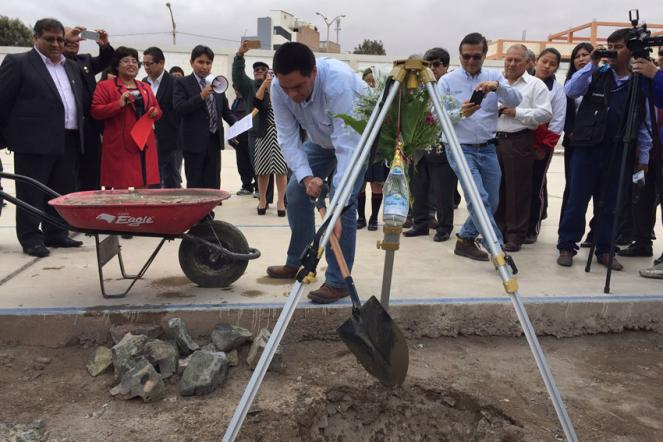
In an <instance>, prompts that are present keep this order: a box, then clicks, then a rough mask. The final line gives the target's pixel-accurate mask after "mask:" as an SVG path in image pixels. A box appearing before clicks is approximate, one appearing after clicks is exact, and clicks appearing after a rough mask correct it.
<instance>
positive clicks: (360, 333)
mask: <svg viewBox="0 0 663 442" xmlns="http://www.w3.org/2000/svg"><path fill="white" fill-rule="evenodd" d="M326 193H327V192H326V186H325V189H323V192H322V193H321V195H320V197H318V199H317V200H316V202H315V205H316V207H317V208H318V211H319V212H320V214H321V215H322V217H323V218H324V216H325V212H326V208H325V203H324V197H325V194H326ZM329 243H330V244H331V248H332V250H333V252H334V256H335V257H336V261H337V262H338V266H339V268H340V270H341V275H342V276H343V279H344V280H345V285H346V287H347V289H348V292H349V293H350V299H351V300H352V316H351V317H350V318H349V319H348V320H346V321H345V322H344V323H343V324H341V326H340V327H338V328H337V329H336V332H337V333H338V335H339V336H340V337H341V340H342V341H343V342H344V343H345V345H346V346H347V347H348V348H349V349H350V351H351V352H352V353H353V354H354V355H355V357H356V358H357V359H358V360H359V362H360V363H361V365H362V366H363V367H364V368H365V369H366V371H368V373H370V374H371V375H372V376H374V377H375V378H377V379H378V380H380V382H382V383H383V384H384V385H387V386H393V385H401V384H402V383H403V381H404V380H405V376H406V375H407V369H408V365H409V351H408V347H407V343H406V342H405V337H404V336H403V333H402V332H401V330H400V328H398V326H397V325H396V323H395V322H394V320H393V319H391V316H389V313H387V311H386V310H385V309H384V308H383V307H382V304H380V302H379V301H378V300H377V298H376V297H375V296H371V298H370V299H369V300H368V301H367V302H366V303H365V304H364V305H362V304H361V301H360V300H359V296H358V295H357V289H356V288H355V283H354V281H353V279H352V275H350V269H349V268H348V265H347V263H346V262H345V258H344V257H343V252H342V251H341V246H340V244H339V242H338V238H337V237H336V234H335V233H332V234H331V236H330V237H329Z"/></svg>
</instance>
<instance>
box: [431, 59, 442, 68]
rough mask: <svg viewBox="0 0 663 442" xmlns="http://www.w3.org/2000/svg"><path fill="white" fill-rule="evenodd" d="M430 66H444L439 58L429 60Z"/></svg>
mask: <svg viewBox="0 0 663 442" xmlns="http://www.w3.org/2000/svg"><path fill="white" fill-rule="evenodd" d="M430 65H431V67H433V68H436V69H437V68H439V67H441V66H446V65H445V64H444V63H442V62H441V61H440V60H435V61H431V62H430Z"/></svg>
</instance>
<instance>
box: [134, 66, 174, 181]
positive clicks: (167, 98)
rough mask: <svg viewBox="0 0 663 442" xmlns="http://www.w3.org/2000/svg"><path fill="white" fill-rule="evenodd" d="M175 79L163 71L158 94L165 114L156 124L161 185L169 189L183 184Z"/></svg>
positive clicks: (144, 79) (158, 99)
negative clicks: (179, 161) (178, 156)
mask: <svg viewBox="0 0 663 442" xmlns="http://www.w3.org/2000/svg"><path fill="white" fill-rule="evenodd" d="M147 80H148V78H147V77H145V78H143V81H144V82H145V83H147V84H149V82H148V81H147ZM175 80H176V79H175V78H174V77H172V76H171V75H170V74H169V73H168V72H166V71H163V77H161V82H160V83H159V88H158V89H157V94H156V97H157V101H158V102H159V106H160V107H161V111H162V112H163V116H162V117H161V118H160V119H159V120H157V122H156V123H155V125H154V131H155V133H156V136H157V152H158V153H159V175H160V176H161V187H164V188H167V189H174V188H178V187H180V185H181V182H180V180H179V170H178V166H177V161H176V155H177V150H178V147H177V136H178V134H177V127H178V126H179V116H178V115H177V113H176V112H175V110H174V109H173V83H175Z"/></svg>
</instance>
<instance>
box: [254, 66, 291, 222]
mask: <svg viewBox="0 0 663 442" xmlns="http://www.w3.org/2000/svg"><path fill="white" fill-rule="evenodd" d="M272 75H273V74H271V73H268V74H267V76H266V77H265V80H264V81H263V82H262V84H261V85H260V87H259V88H258V90H257V91H256V96H255V100H254V103H253V104H254V106H255V108H256V109H258V115H257V125H256V126H257V127H256V148H255V172H256V177H257V181H258V194H259V200H258V215H264V214H265V213H266V212H267V207H268V204H267V198H266V195H267V186H268V185H269V176H270V175H271V174H274V181H275V182H276V190H277V192H278V199H277V203H276V209H277V213H278V216H281V217H283V216H285V188H286V184H287V181H288V166H287V165H286V162H285V159H284V158H283V154H282V153H281V147H280V146H279V142H278V139H277V136H276V125H275V124H274V112H273V110H272V104H271V102H270V99H269V88H270V86H271V85H272Z"/></svg>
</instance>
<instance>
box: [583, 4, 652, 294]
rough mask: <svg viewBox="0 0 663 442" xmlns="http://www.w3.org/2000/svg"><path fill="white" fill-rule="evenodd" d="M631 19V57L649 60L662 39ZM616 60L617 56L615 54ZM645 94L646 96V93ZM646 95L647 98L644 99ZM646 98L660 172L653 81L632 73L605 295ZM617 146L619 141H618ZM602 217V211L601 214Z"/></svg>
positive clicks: (635, 15)
mask: <svg viewBox="0 0 663 442" xmlns="http://www.w3.org/2000/svg"><path fill="white" fill-rule="evenodd" d="M628 15H629V21H630V22H631V25H632V26H633V27H632V28H631V29H630V30H629V32H628V34H627V35H626V38H625V40H626V47H627V48H628V50H629V51H630V52H631V56H632V57H633V58H646V59H649V54H650V53H651V52H652V49H651V47H652V46H662V45H663V37H652V36H651V31H649V30H648V29H647V25H646V24H642V25H640V24H639V22H640V13H639V11H638V10H637V9H631V10H630V11H629V13H628ZM615 57H616V54H615ZM643 80H644V81H645V82H649V84H646V83H645V86H646V87H644V88H643V85H642V81H643ZM645 90H646V91H647V93H645ZM643 95H646V96H645V97H643ZM643 98H646V99H647V103H648V106H649V116H650V122H649V125H650V128H651V135H652V141H653V149H652V154H654V152H655V156H654V158H655V161H656V169H658V156H659V155H658V148H657V147H658V145H659V140H658V133H657V131H656V129H655V128H656V117H655V112H654V100H653V96H652V85H651V82H650V80H648V79H643V78H642V77H641V75H640V74H638V73H633V75H632V77H631V80H630V84H629V89H628V95H627V108H626V111H625V112H624V115H623V118H622V122H621V124H620V128H621V131H620V138H621V142H622V143H623V148H622V152H621V158H620V163H619V168H618V169H619V176H618V180H617V182H618V187H617V200H616V203H615V207H614V216H613V224H612V232H611V235H610V257H609V260H608V265H607V267H608V271H607V273H606V280H605V286H604V289H603V291H604V293H610V278H611V276H612V265H613V262H614V256H615V242H616V236H617V228H618V224H619V222H618V221H619V210H620V208H621V206H622V199H623V197H624V195H623V193H624V192H623V190H624V174H625V169H626V165H627V163H628V161H627V159H628V156H629V154H630V153H631V152H633V147H634V146H636V145H637V142H638V132H639V126H640V122H646V114H645V115H640V114H641V112H642V110H643V108H641V106H639V105H638V103H641V101H642V100H643ZM616 142H617V143H618V142H619V141H616ZM617 151H618V150H617V149H614V150H613V153H612V154H611V158H610V161H609V165H608V169H607V173H606V174H605V177H604V182H603V185H602V186H601V195H600V199H599V207H600V208H601V207H602V206H603V200H604V199H605V197H606V194H607V191H608V186H610V183H611V178H613V177H611V176H610V171H612V170H613V165H614V161H615V160H616V157H617ZM599 213H600V210H599ZM600 223H601V216H600V215H599V217H598V219H597V225H596V227H595V229H596V232H597V236H598V235H599V234H600V233H599V232H600V230H599V226H600ZM595 247H596V239H595V240H594V242H593V243H592V247H591V249H590V251H589V256H588V257H587V265H586V266H585V271H586V272H589V271H590V269H591V263H592V258H593V255H594V250H595Z"/></svg>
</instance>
